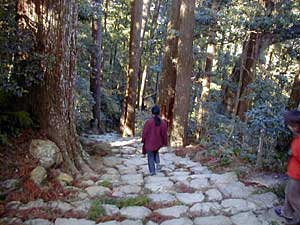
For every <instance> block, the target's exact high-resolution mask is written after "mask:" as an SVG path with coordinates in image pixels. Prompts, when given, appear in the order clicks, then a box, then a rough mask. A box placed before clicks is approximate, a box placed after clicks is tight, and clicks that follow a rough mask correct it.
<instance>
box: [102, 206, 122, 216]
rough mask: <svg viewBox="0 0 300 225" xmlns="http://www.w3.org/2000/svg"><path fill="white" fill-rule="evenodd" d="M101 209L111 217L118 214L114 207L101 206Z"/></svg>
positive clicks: (117, 209)
mask: <svg viewBox="0 0 300 225" xmlns="http://www.w3.org/2000/svg"><path fill="white" fill-rule="evenodd" d="M102 207H103V208H104V210H105V213H106V215H108V216H112V215H115V214H118V213H119V212H120V210H119V208H118V207H117V206H115V205H110V204H103V205H102Z"/></svg>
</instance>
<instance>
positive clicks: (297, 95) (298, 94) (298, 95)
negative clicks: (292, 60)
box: [288, 61, 300, 110]
mask: <svg viewBox="0 0 300 225" xmlns="http://www.w3.org/2000/svg"><path fill="white" fill-rule="evenodd" d="M299 104H300V61H298V72H297V73H296V75H295V78H294V82H293V86H292V91H291V94H290V98H289V102H288V109H290V110H291V109H297V108H298V106H299Z"/></svg>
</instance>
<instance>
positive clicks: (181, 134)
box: [171, 0, 195, 146]
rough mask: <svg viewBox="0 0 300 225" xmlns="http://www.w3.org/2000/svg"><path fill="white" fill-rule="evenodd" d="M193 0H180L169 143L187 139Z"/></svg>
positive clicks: (183, 142)
mask: <svg viewBox="0 0 300 225" xmlns="http://www.w3.org/2000/svg"><path fill="white" fill-rule="evenodd" d="M194 9H195V0H182V3H181V6H180V26H179V39H178V63H177V80H176V89H175V90H176V92H175V103H174V122H173V127H172V130H171V145H172V146H185V145H187V143H188V140H187V128H188V114H189V109H190V89H191V76H192V69H193V29H194V23H195V18H194Z"/></svg>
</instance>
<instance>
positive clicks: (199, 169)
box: [190, 165, 209, 174]
mask: <svg viewBox="0 0 300 225" xmlns="http://www.w3.org/2000/svg"><path fill="white" fill-rule="evenodd" d="M190 170H191V172H192V173H193V174H203V173H208V172H209V170H208V169H207V167H206V166H201V165H200V166H199V165H197V166H194V167H191V168H190Z"/></svg>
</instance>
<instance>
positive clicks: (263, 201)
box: [0, 134, 284, 225]
mask: <svg viewBox="0 0 300 225" xmlns="http://www.w3.org/2000/svg"><path fill="white" fill-rule="evenodd" d="M82 138H83V139H85V141H87V142H90V143H101V144H103V143H106V144H108V146H109V149H107V150H105V151H102V152H101V151H100V152H97V151H96V152H95V151H94V152H93V155H92V156H91V159H92V162H93V164H94V165H95V167H97V171H98V172H97V174H93V175H90V176H89V175H88V174H86V175H85V176H81V177H78V178H77V179H75V180H74V181H73V183H72V184H70V185H67V186H59V185H58V184H56V183H55V182H52V181H51V179H50V180H49V181H48V183H47V184H45V186H44V187H42V188H39V187H35V186H34V185H33V184H32V183H30V182H28V180H27V175H26V174H28V172H29V171H30V170H31V169H32V168H34V166H36V163H37V162H34V161H32V159H31V158H30V157H29V156H28V155H27V154H26V153H25V152H23V153H22V152H19V155H18V157H19V158H22V163H17V164H16V163H15V164H14V165H15V166H14V167H11V168H7V169H6V170H5V169H4V170H3V169H2V170H0V172H1V176H2V177H1V182H0V184H3V183H5V182H6V183H7V182H8V181H11V182H12V181H13V180H14V179H21V180H22V182H23V183H21V185H20V186H19V187H18V190H12V191H11V192H10V193H8V194H7V195H6V196H4V195H3V194H2V195H0V197H1V198H0V216H1V218H0V224H1V225H2V224H3V225H4V224H27V225H95V224H100V225H102V224H103V225H142V224H146V225H155V224H161V225H189V224H195V225H276V224H277V225H279V224H284V223H283V221H282V220H281V219H280V218H278V217H277V216H276V215H275V214H274V207H275V206H277V205H278V204H280V199H279V198H278V197H277V196H276V195H275V194H274V193H273V192H271V191H270V190H271V189H268V188H262V187H261V186H262V185H257V183H259V182H254V181H253V182H252V181H247V179H246V177H242V178H244V179H242V180H241V179H239V177H240V176H238V175H239V174H237V173H236V172H234V171H227V172H223V171H222V170H221V169H220V168H216V170H213V171H212V170H211V169H210V168H209V167H207V166H205V165H204V164H205V162H204V163H203V164H201V162H199V160H200V161H201V159H199V160H191V158H190V157H189V156H188V155H189V154H183V152H184V151H183V150H182V149H177V150H174V149H172V148H163V149H161V151H160V158H161V165H162V169H161V171H160V172H158V173H157V174H156V175H155V176H149V171H148V166H147V158H146V157H145V156H144V155H142V154H141V148H142V144H141V142H140V138H121V137H120V136H118V135H117V134H106V135H101V136H100V135H84V137H82ZM23 147H26V145H25V144H24V146H23ZM189 150H190V151H193V150H191V149H189ZM187 152H188V151H186V152H185V153H187ZM11 154H13V152H12V153H11ZM4 159H5V157H4ZM3 163H4V162H3ZM206 164H207V165H208V164H209V163H207V162H206ZM2 165H3V164H2ZM16 165H17V166H16ZM2 167H3V166H2ZM12 170H14V171H15V173H14V174H13V175H12V174H11V171H12ZM233 170H235V169H234V168H233ZM9 171H10V174H9ZM51 173H55V170H53V171H50V172H49V178H51ZM262 180H264V179H262ZM242 181H244V182H242ZM53 189H55V191H56V192H54V191H53ZM0 191H1V190H0ZM20 192H21V193H20Z"/></svg>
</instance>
